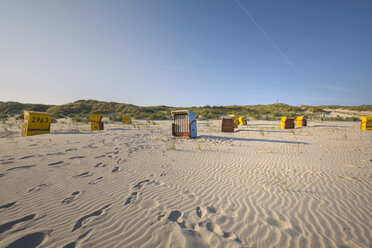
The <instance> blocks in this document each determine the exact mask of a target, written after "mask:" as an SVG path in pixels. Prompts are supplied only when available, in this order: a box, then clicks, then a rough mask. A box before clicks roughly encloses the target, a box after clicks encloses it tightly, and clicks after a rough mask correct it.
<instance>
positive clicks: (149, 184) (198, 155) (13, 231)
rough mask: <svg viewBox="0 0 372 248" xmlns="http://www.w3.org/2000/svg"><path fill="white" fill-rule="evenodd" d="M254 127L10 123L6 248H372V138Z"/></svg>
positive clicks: (330, 126)
mask: <svg viewBox="0 0 372 248" xmlns="http://www.w3.org/2000/svg"><path fill="white" fill-rule="evenodd" d="M248 123H249V124H248V126H247V127H240V128H239V129H238V131H237V132H235V133H221V132H220V124H221V121H199V122H198V136H199V137H198V138H197V139H174V138H173V137H172V136H171V131H170V125H171V122H170V121H155V122H153V123H152V122H150V123H148V122H146V121H136V126H135V127H134V126H123V125H122V124H119V123H117V124H106V125H105V130H104V131H96V132H91V131H86V130H88V129H89V125H88V124H81V125H73V124H71V123H69V122H66V121H63V122H62V121H59V123H58V124H53V127H52V133H51V134H45V135H38V136H31V137H20V136H19V123H18V124H17V125H13V126H11V127H9V126H8V127H7V128H6V129H7V131H3V130H2V131H0V137H1V138H0V141H1V142H0V247H7V246H9V247H36V246H39V247H372V214H371V213H372V184H371V182H372V146H371V144H372V131H362V130H360V128H359V125H360V122H328V121H326V122H316V121H309V123H308V124H309V126H308V127H303V128H296V129H294V131H292V130H281V129H280V128H279V126H280V122H279V121H249V122H248ZM4 130H5V129H4ZM84 130H85V131H84Z"/></svg>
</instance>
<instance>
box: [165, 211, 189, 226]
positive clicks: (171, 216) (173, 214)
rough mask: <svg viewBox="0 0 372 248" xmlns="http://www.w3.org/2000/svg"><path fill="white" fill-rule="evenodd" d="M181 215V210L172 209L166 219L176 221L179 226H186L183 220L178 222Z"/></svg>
mask: <svg viewBox="0 0 372 248" xmlns="http://www.w3.org/2000/svg"><path fill="white" fill-rule="evenodd" d="M181 216H182V214H181V212H180V211H178V210H174V211H172V212H171V213H170V214H169V216H168V218H167V219H168V220H169V221H171V222H176V223H177V224H178V225H179V226H180V227H181V228H186V223H185V221H183V222H178V219H179V218H180V217H181Z"/></svg>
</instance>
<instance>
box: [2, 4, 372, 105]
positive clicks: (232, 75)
mask: <svg viewBox="0 0 372 248" xmlns="http://www.w3.org/2000/svg"><path fill="white" fill-rule="evenodd" d="M371 13H372V1H370V0H352V1H351V0H347V1H342V0H332V1H331V0H330V1H328V0H327V1H325V0H315V1H298V0H282V1H278V0H270V1H269V0H267V1H263V0H240V1H235V0H210V1H207V0H191V1H190V0H187V1H186V0H184V1H181V0H179V1H178V0H177V1H171V0H167V1H165V0H131V1H129V0H128V1H125V0H122V1H113V0H111V1H110V0H107V1H94V0H84V1H83V0H63V1H62V0H61V1H48V0H43V1H37V0H33V1H29V0H24V1H18V0H1V1H0V84H1V89H0V101H19V102H30V103H52V104H63V103H67V102H72V101H75V100H79V99H97V100H104V101H116V102H124V103H131V104H136V105H142V106H149V105H170V106H203V105H207V104H209V105H234V104H238V105H246V104H270V103H274V102H276V100H277V99H278V100H279V102H282V103H287V104H290V105H301V104H308V105H322V104H337V105H359V104H372V97H371V96H372V14H371Z"/></svg>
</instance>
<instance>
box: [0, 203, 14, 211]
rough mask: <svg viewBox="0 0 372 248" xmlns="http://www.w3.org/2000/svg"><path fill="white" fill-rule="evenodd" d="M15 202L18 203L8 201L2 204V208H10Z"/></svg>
mask: <svg viewBox="0 0 372 248" xmlns="http://www.w3.org/2000/svg"><path fill="white" fill-rule="evenodd" d="M14 204H16V202H11V203H8V204H5V205H2V206H0V209H2V208H10V207H11V206H13V205H14Z"/></svg>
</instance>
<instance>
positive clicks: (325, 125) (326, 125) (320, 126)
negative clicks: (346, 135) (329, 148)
mask: <svg viewBox="0 0 372 248" xmlns="http://www.w3.org/2000/svg"><path fill="white" fill-rule="evenodd" d="M310 127H347V128H349V126H334V125H314V126H310Z"/></svg>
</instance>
